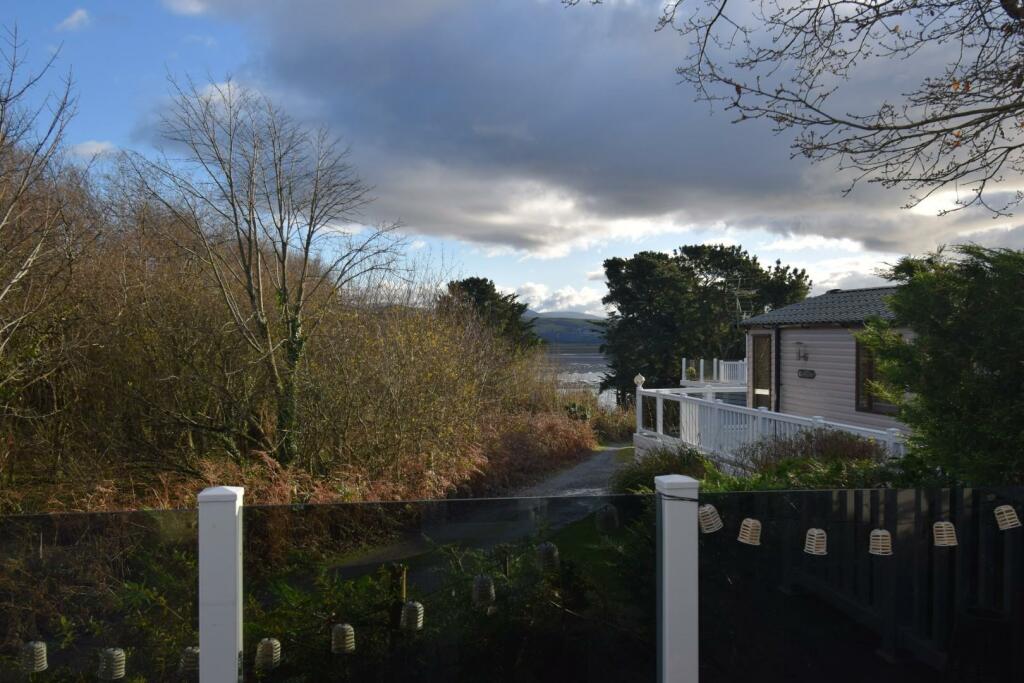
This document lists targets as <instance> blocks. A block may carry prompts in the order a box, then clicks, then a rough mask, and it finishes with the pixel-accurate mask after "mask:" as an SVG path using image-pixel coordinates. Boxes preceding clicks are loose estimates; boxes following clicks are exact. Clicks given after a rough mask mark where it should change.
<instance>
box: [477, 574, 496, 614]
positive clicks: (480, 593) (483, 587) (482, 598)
mask: <svg viewBox="0 0 1024 683" xmlns="http://www.w3.org/2000/svg"><path fill="white" fill-rule="evenodd" d="M494 599H495V594H494V579H492V578H491V577H489V576H487V575H486V574H479V575H477V576H476V577H475V578H474V579H473V604H474V605H475V606H476V607H481V608H483V607H490V606H491V605H492V604H494Z"/></svg>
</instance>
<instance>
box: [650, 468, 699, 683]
mask: <svg viewBox="0 0 1024 683" xmlns="http://www.w3.org/2000/svg"><path fill="white" fill-rule="evenodd" d="M699 488H700V484H699V483H698V482H697V480H695V479H692V478H690V477H684V476H682V475H680V474H668V475H664V476H661V477H655V478H654V489H655V491H657V493H658V598H657V599H658V604H657V610H658V681H659V683H697V678H698V664H699V661H698V655H699V651H700V650H699V645H700V641H699V637H698V633H699V631H698V615H697V600H698V597H697V595H698V582H697V571H698V562H697V539H698V532H697V503H696V502H691V501H689V500H679V498H691V499H696V498H697V494H698V493H699Z"/></svg>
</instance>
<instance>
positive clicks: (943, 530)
mask: <svg viewBox="0 0 1024 683" xmlns="http://www.w3.org/2000/svg"><path fill="white" fill-rule="evenodd" d="M932 537H933V538H934V539H935V546H936V547H938V548H952V547H954V546H956V545H959V544H958V543H957V540H956V527H954V526H953V523H952V522H935V524H932Z"/></svg>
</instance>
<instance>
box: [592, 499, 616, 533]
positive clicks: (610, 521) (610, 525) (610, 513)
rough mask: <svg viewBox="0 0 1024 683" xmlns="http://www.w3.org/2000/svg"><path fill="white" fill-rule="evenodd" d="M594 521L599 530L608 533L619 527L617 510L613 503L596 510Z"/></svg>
mask: <svg viewBox="0 0 1024 683" xmlns="http://www.w3.org/2000/svg"><path fill="white" fill-rule="evenodd" d="M594 523H595V524H597V530H598V531H599V532H601V533H602V534H609V533H611V532H613V531H615V530H616V529H618V528H619V511H618V510H616V509H615V506H614V505H610V504H609V505H605V506H604V507H603V508H601V509H600V510H598V511H597V516H596V517H594Z"/></svg>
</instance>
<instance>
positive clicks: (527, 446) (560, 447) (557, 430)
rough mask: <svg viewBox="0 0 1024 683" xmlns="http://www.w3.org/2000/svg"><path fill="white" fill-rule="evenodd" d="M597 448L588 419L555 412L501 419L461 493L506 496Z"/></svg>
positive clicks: (487, 438) (462, 494)
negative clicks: (476, 467) (477, 465)
mask: <svg viewBox="0 0 1024 683" xmlns="http://www.w3.org/2000/svg"><path fill="white" fill-rule="evenodd" d="M596 446H597V443H596V441H595V440H594V432H593V430H592V429H591V428H590V425H589V423H587V422H583V421H580V420H574V419H572V418H570V417H569V416H568V415H564V414H561V415H560V414H557V413H536V414H520V415H513V416H509V417H506V418H504V419H503V420H502V421H501V423H500V424H497V425H494V426H493V431H492V432H491V433H490V434H489V435H488V436H487V437H486V438H485V439H484V444H483V448H482V453H481V455H482V462H481V465H480V467H479V468H478V469H477V472H476V473H475V474H474V475H473V476H472V477H471V478H470V479H469V480H468V481H466V482H465V483H463V484H462V485H461V486H460V487H459V488H458V492H457V493H458V495H460V496H485V495H499V494H506V493H509V492H511V491H514V490H515V489H518V488H521V487H524V486H528V485H530V484H532V483H534V482H536V481H537V480H539V479H541V478H542V477H543V476H544V475H546V474H549V473H551V472H554V471H556V470H559V469H562V468H564V467H567V466H569V465H573V464H575V463H577V462H579V461H580V460H581V459H583V458H584V457H585V456H587V455H589V454H590V452H591V451H592V450H593V449H594V448H595V447H596Z"/></svg>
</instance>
